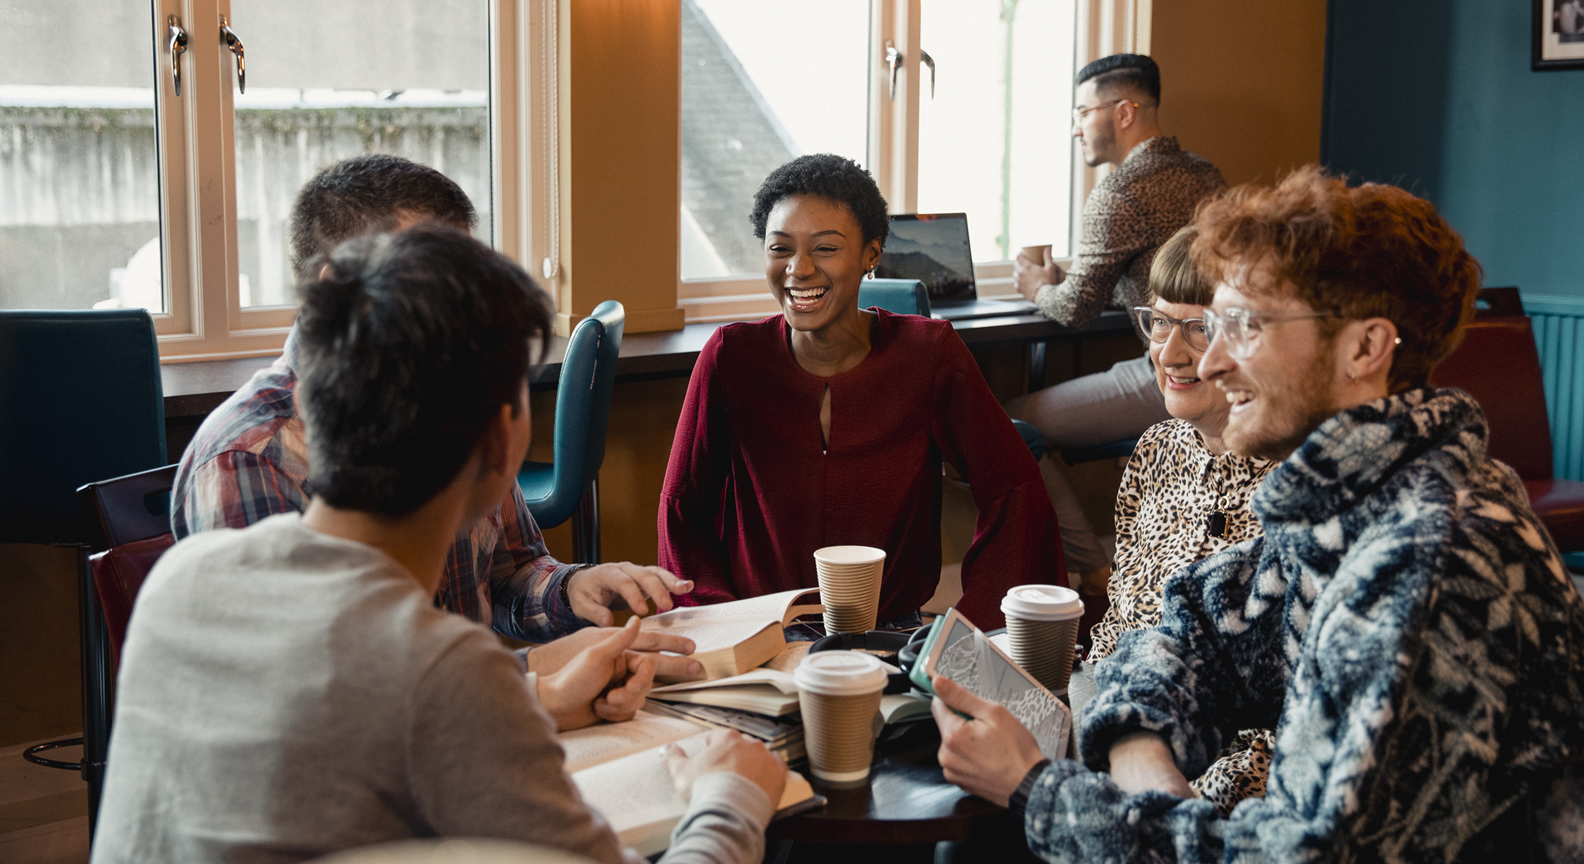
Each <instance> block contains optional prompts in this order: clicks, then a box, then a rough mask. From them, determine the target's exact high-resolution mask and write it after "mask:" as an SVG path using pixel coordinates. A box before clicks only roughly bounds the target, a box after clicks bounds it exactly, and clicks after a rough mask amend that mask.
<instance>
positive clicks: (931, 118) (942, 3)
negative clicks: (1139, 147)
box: [679, 0, 1121, 321]
mask: <svg viewBox="0 0 1584 864" xmlns="http://www.w3.org/2000/svg"><path fill="white" fill-rule="evenodd" d="M1118 2H1121V0H1109V2H1107V3H1104V4H1101V5H1107V6H1114V5H1116V4H1117V3H1118ZM1097 3H1099V0H1022V2H1019V0H950V2H947V0H874V2H873V3H872V4H868V5H869V8H864V6H865V4H859V3H852V2H845V3H842V2H831V3H827V4H824V5H823V6H822V5H819V4H816V5H815V6H810V7H809V8H808V10H807V14H803V11H802V10H801V9H800V14H799V15H797V16H788V15H786V12H785V9H784V8H782V7H777V6H774V5H769V6H767V5H765V4H762V3H757V2H753V0H684V7H683V8H684V15H683V60H682V66H683V68H682V153H683V155H682V175H683V181H682V182H683V208H682V209H683V213H682V217H681V218H682V222H683V227H682V279H683V284H682V287H681V290H680V292H679V297H680V298H681V300H680V302H681V303H682V304H683V306H684V307H685V308H686V309H687V313H688V320H690V321H707V320H727V319H731V318H742V317H749V316H754V315H764V314H770V313H772V312H773V311H774V308H775V307H774V304H773V302H772V301H771V300H770V299H769V297H768V294H767V292H765V290H764V288H763V277H762V276H761V275H759V273H760V268H761V264H760V260H761V258H760V251H759V250H760V244H759V242H758V241H757V240H754V239H753V238H752V236H751V234H750V233H749V230H748V228H747V224H746V223H747V214H748V210H749V202H750V200H751V197H752V194H753V191H754V190H755V189H757V188H758V185H759V183H760V181H762V180H763V179H764V177H765V175H766V174H767V173H768V172H769V171H770V170H771V169H773V168H775V167H776V166H777V165H780V164H781V163H782V162H785V161H786V160H787V159H790V158H792V157H793V156H796V155H798V154H800V153H810V152H820V151H833V152H838V153H841V154H842V155H847V156H851V157H853V158H854V159H856V160H857V161H859V162H860V163H862V164H864V165H865V167H868V168H869V169H870V171H871V172H872V173H874V174H875V177H876V179H877V180H878V181H879V183H880V187H881V191H882V192H884V193H885V194H886V197H887V200H888V201H889V202H890V203H891V206H892V210H893V212H898V213H906V212H957V211H962V212H966V213H968V217H969V228H970V235H971V237H972V239H973V246H974V257H975V259H976V261H977V262H978V270H979V271H980V282H981V292H982V293H984V294H986V295H988V296H994V295H997V294H1008V293H1011V290H1012V289H1011V285H1010V275H1011V265H1010V263H1009V262H1010V259H1011V257H1012V256H1013V255H1016V254H1017V249H1018V247H1020V246H1034V245H1044V244H1051V245H1052V246H1053V247H1054V249H1053V251H1054V252H1055V254H1056V255H1057V256H1058V257H1061V256H1064V255H1066V254H1067V253H1068V249H1069V246H1070V242H1069V241H1070V235H1071V214H1072V212H1073V208H1072V207H1071V205H1070V201H1071V197H1072V183H1073V180H1074V172H1073V169H1072V165H1073V161H1072V158H1073V157H1072V139H1071V137H1070V134H1069V133H1070V125H1069V120H1068V118H1069V112H1070V110H1071V104H1072V86H1071V81H1072V74H1073V70H1074V68H1075V58H1076V56H1077V53H1078V52H1077V40H1076V39H1075V33H1076V32H1077V30H1076V27H1075V23H1076V20H1077V19H1078V18H1079V17H1080V15H1087V14H1088V13H1089V12H1090V10H1089V9H1088V8H1085V9H1079V8H1077V7H1078V5H1083V6H1085V7H1089V6H1095V5H1096V4H1097ZM1075 4H1076V5H1075ZM824 6H829V7H830V8H824ZM766 34H773V35H774V38H771V39H767V38H765V37H766ZM914 43H917V45H918V48H921V49H922V50H916V49H915V48H914V47H913V45H914ZM810 45H814V46H818V53H817V54H816V55H815V56H812V57H811V56H809V54H808V46H810ZM888 49H894V51H895V52H896V53H895V54H894V55H892V54H889V53H888ZM1107 53H1110V52H1107ZM890 56H896V57H897V58H898V63H897V66H898V68H897V69H896V72H895V86H894V87H893V85H892V78H893V76H892V70H891V64H890V62H889V60H888V58H889V57H890ZM860 64H862V65H861V67H860ZM931 67H933V68H931ZM860 148H861V149H860ZM1079 179H1082V178H1079Z"/></svg>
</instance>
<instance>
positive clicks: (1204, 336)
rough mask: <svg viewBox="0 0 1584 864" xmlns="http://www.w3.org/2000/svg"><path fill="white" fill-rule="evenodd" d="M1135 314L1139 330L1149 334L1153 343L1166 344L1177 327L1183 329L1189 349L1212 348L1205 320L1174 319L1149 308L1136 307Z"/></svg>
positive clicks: (1184, 338) (1202, 349) (1134, 308)
mask: <svg viewBox="0 0 1584 864" xmlns="http://www.w3.org/2000/svg"><path fill="white" fill-rule="evenodd" d="M1206 311H1207V313H1208V310H1206ZM1133 314H1134V315H1136V316H1138V322H1139V329H1141V330H1143V331H1144V332H1145V333H1148V334H1149V338H1150V341H1151V342H1165V341H1166V340H1167V339H1170V338H1171V332H1172V328H1173V327H1177V328H1181V329H1182V335H1183V341H1184V342H1187V343H1188V347H1189V348H1192V349H1194V350H1195V351H1204V350H1205V349H1207V348H1209V347H1210V335H1209V332H1208V330H1207V327H1206V324H1205V319H1203V318H1173V317H1171V316H1170V315H1165V314H1162V313H1160V312H1157V311H1155V310H1154V309H1151V308H1150V307H1148V306H1134V307H1133Z"/></svg>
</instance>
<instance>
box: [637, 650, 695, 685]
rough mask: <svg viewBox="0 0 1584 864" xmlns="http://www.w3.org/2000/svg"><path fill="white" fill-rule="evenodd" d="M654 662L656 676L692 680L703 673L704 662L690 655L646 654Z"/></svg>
mask: <svg viewBox="0 0 1584 864" xmlns="http://www.w3.org/2000/svg"><path fill="white" fill-rule="evenodd" d="M644 656H646V657H650V658H652V659H653V660H654V662H655V677H656V678H680V679H684V680H694V679H698V678H700V677H702V676H703V675H704V664H703V663H700V662H699V661H697V660H694V659H693V658H692V657H673V656H671V655H670V654H646V655H644Z"/></svg>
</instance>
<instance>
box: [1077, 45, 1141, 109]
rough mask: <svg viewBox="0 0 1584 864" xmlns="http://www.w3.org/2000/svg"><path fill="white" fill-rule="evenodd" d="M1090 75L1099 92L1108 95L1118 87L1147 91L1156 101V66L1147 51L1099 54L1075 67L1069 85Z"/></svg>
mask: <svg viewBox="0 0 1584 864" xmlns="http://www.w3.org/2000/svg"><path fill="white" fill-rule="evenodd" d="M1090 79H1094V82H1095V90H1096V92H1098V93H1099V94H1100V95H1102V96H1111V95H1112V94H1114V93H1116V92H1117V91H1119V90H1128V91H1132V92H1135V93H1139V94H1148V96H1149V98H1150V101H1152V102H1154V103H1155V104H1156V105H1159V104H1160V67H1159V66H1156V65H1155V61H1154V60H1152V59H1150V57H1149V55H1147V54H1112V55H1111V56H1110V57H1101V58H1100V59H1099V60H1096V61H1094V62H1093V63H1090V64H1089V65H1088V66H1085V67H1083V68H1082V69H1079V70H1078V79H1077V80H1076V81H1074V82H1073V86H1075V87H1076V86H1077V85H1079V84H1082V83H1084V82H1085V81H1088V80H1090Z"/></svg>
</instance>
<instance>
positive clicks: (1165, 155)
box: [1036, 135, 1226, 345]
mask: <svg viewBox="0 0 1584 864" xmlns="http://www.w3.org/2000/svg"><path fill="white" fill-rule="evenodd" d="M1225 188H1226V180H1224V179H1222V177H1221V171H1220V169H1218V168H1216V167H1215V166H1214V165H1212V164H1210V162H1209V161H1208V160H1206V159H1204V158H1202V157H1200V156H1195V155H1194V154H1192V153H1189V152H1187V151H1185V150H1183V149H1182V148H1181V147H1178V146H1177V139H1176V138H1171V137H1167V136H1165V135H1157V136H1156V137H1154V138H1151V139H1149V140H1147V141H1141V142H1139V144H1138V145H1137V146H1135V147H1134V148H1133V149H1132V150H1131V151H1130V152H1129V153H1128V155H1127V158H1126V159H1124V160H1122V164H1121V165H1120V166H1118V167H1117V169H1116V170H1115V171H1112V172H1111V173H1110V174H1109V175H1107V176H1106V178H1105V179H1104V180H1101V181H1100V182H1099V183H1098V184H1096V185H1095V188H1094V191H1092V192H1090V193H1089V198H1088V200H1086V201H1084V209H1083V235H1082V236H1081V237H1080V238H1079V242H1078V251H1077V254H1076V255H1075V256H1074V257H1073V266H1072V270H1070V271H1068V273H1067V278H1065V279H1063V280H1062V281H1061V284H1059V285H1047V286H1045V287H1044V288H1042V289H1041V290H1040V292H1039V294H1037V295H1036V297H1037V298H1038V299H1037V301H1036V302H1037V303H1038V305H1039V310H1040V314H1042V315H1044V316H1045V317H1047V318H1050V319H1053V320H1055V321H1059V322H1061V323H1062V324H1065V325H1067V326H1068V327H1082V326H1084V325H1085V324H1088V323H1089V322H1090V321H1093V320H1094V319H1095V318H1097V317H1098V316H1099V315H1100V312H1101V310H1103V309H1105V308H1106V307H1107V306H1108V305H1109V306H1113V307H1117V308H1121V309H1131V308H1133V307H1134V306H1148V305H1149V303H1150V299H1149V271H1150V264H1151V263H1153V262H1154V260H1155V250H1156V249H1159V248H1160V245H1161V244H1162V243H1165V242H1166V241H1167V240H1169V239H1171V236H1172V235H1173V234H1175V233H1177V230H1178V229H1179V228H1181V227H1183V226H1184V225H1187V224H1188V223H1189V222H1191V221H1193V214H1194V208H1196V207H1198V206H1199V202H1200V201H1201V200H1203V199H1204V198H1205V197H1206V196H1209V195H1214V194H1215V193H1217V192H1220V191H1221V190H1222V189H1225ZM1133 327H1134V330H1135V332H1137V333H1138V337H1139V339H1141V340H1144V344H1146V345H1148V344H1149V341H1148V337H1147V336H1146V334H1145V333H1144V332H1143V331H1142V330H1139V329H1138V321H1136V320H1135V321H1134V322H1133Z"/></svg>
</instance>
